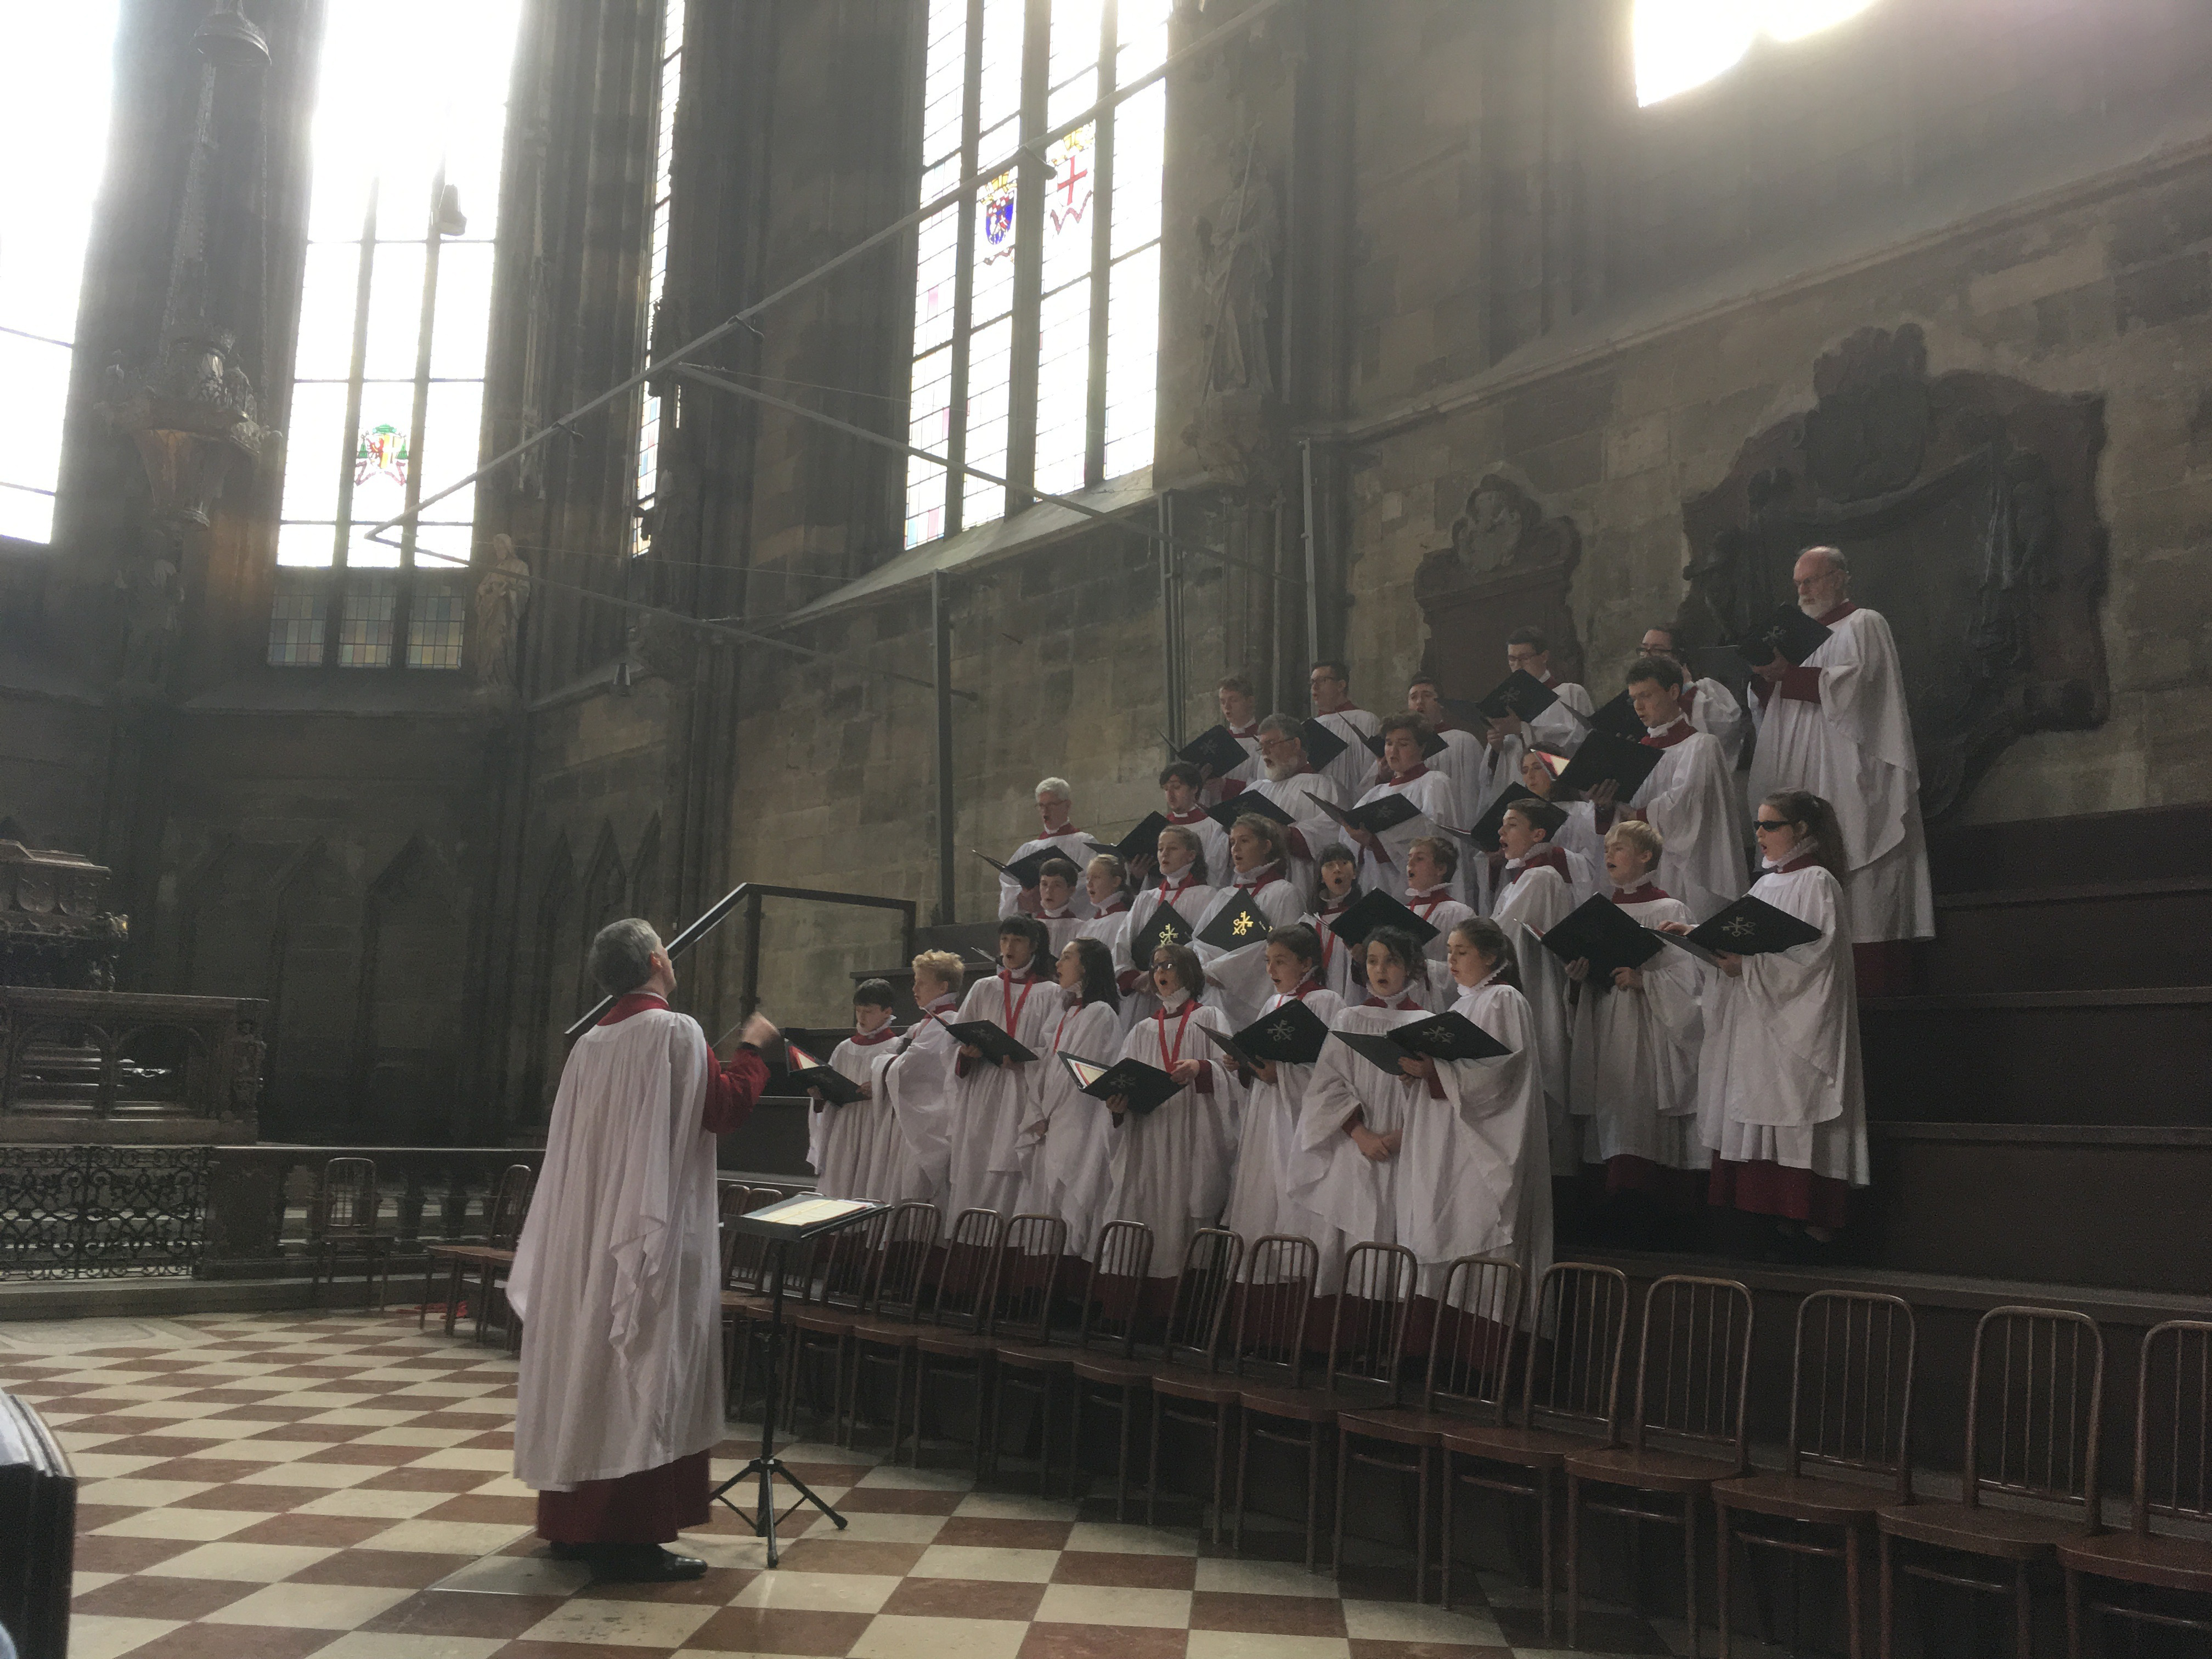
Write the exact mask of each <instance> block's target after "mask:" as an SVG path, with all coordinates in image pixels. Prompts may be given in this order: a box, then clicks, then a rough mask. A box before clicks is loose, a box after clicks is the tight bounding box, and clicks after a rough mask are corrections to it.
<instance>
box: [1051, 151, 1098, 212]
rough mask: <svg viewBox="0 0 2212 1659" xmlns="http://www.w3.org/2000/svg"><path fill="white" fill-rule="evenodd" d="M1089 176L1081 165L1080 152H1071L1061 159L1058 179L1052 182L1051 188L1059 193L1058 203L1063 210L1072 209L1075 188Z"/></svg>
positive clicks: (1081, 153) (1081, 154)
mask: <svg viewBox="0 0 2212 1659" xmlns="http://www.w3.org/2000/svg"><path fill="white" fill-rule="evenodd" d="M1090 176H1091V174H1090V173H1089V171H1088V170H1087V169H1085V167H1084V165H1083V152H1082V151H1081V150H1073V151H1071V152H1070V153H1069V154H1068V155H1066V156H1065V157H1064V158H1062V160H1061V161H1060V177H1059V178H1058V179H1055V180H1054V183H1053V187H1054V189H1055V190H1057V191H1060V205H1061V206H1062V207H1063V208H1066V209H1070V210H1073V208H1074V206H1075V187H1076V186H1077V185H1079V184H1081V183H1082V182H1083V181H1084V180H1085V179H1088V178H1089V177H1090Z"/></svg>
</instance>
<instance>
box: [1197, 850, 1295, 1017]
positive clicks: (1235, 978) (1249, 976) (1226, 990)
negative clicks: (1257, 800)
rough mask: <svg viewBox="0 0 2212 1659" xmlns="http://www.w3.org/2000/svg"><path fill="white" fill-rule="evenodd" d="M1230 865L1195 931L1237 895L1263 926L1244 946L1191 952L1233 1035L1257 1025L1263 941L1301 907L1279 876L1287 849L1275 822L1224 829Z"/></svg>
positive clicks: (1264, 983)
mask: <svg viewBox="0 0 2212 1659" xmlns="http://www.w3.org/2000/svg"><path fill="white" fill-rule="evenodd" d="M1229 859H1230V864H1231V868H1232V869H1233V870H1234V872H1235V878H1234V880H1232V881H1231V884H1230V885H1228V886H1226V887H1217V888H1216V889H1214V891H1213V902H1212V903H1211V904H1209V905H1207V906H1206V908H1205V910H1204V911H1203V912H1202V913H1200V916H1199V918H1198V931H1199V932H1200V933H1205V932H1206V929H1207V928H1208V927H1212V925H1213V922H1214V919H1215V918H1216V917H1217V916H1218V915H1220V914H1221V913H1222V912H1223V911H1224V910H1226V909H1227V908H1229V907H1230V906H1231V905H1232V904H1234V903H1236V902H1237V895H1239V894H1240V893H1241V894H1242V895H1243V896H1245V897H1246V898H1248V899H1249V900H1251V902H1252V905H1253V908H1255V909H1256V910H1258V911H1259V912H1260V914H1261V915H1262V916H1264V917H1266V918H1267V923H1266V926H1264V927H1260V928H1258V929H1256V930H1255V933H1254V934H1253V936H1252V938H1251V940H1250V942H1249V944H1244V945H1232V946H1230V947H1228V948H1226V949H1224V948H1223V947H1221V946H1219V945H1209V944H1207V943H1206V941H1205V940H1204V939H1198V940H1196V941H1194V944H1193V945H1192V947H1191V948H1192V949H1194V951H1197V952H1198V959H1199V961H1200V963H1203V964H1205V968H1206V981H1207V982H1208V983H1209V984H1211V985H1212V986H1213V987H1216V988H1217V989H1218V991H1219V993H1220V999H1219V1001H1220V1007H1221V1011H1222V1012H1223V1013H1225V1014H1226V1015H1227V1016H1228V1017H1229V1024H1230V1025H1231V1028H1232V1029H1234V1028H1236V1027H1239V1026H1244V1025H1249V1024H1251V1023H1252V1022H1253V1021H1254V1020H1255V1019H1257V1018H1259V1017H1260V1006H1261V1003H1263V1002H1265V1001H1266V1000H1267V995H1268V988H1267V987H1268V969H1267V939H1268V936H1269V935H1270V934H1272V933H1273V932H1274V930H1275V929H1276V928H1278V927H1288V926H1290V924H1291V923H1292V922H1294V921H1297V919H1298V916H1299V915H1300V914H1301V913H1302V912H1303V911H1304V908H1305V906H1304V903H1303V902H1301V901H1300V899H1299V897H1298V890H1297V888H1295V887H1293V886H1292V885H1291V884H1290V882H1289V881H1288V880H1287V879H1286V878H1285V876H1284V873H1283V872H1284V870H1285V866H1287V865H1288V863H1289V860H1290V844H1289V840H1288V837H1287V836H1285V833H1284V830H1283V826H1282V825H1281V824H1279V823H1276V822H1275V821H1274V819H1273V818H1269V817H1261V815H1260V814H1259V813H1257V812H1247V813H1245V814H1244V815H1243V817H1240V818H1238V819H1237V822H1236V823H1233V824H1231V826H1230V828H1229Z"/></svg>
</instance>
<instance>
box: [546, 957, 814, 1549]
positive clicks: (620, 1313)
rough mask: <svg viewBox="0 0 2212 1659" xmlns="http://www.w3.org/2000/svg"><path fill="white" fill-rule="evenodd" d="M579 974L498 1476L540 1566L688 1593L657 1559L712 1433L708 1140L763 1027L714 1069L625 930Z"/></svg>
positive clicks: (764, 1038)
mask: <svg viewBox="0 0 2212 1659" xmlns="http://www.w3.org/2000/svg"><path fill="white" fill-rule="evenodd" d="M589 967H590V971H591V975H592V981H593V982H594V983H596V984H597V985H598V986H599V988H600V989H601V990H602V991H604V992H605V993H606V994H608V995H610V996H612V997H614V998H616V999H617V1000H616V1002H615V1006H613V1008H612V1009H611V1010H610V1011H609V1012H608V1013H607V1016H606V1018H604V1019H602V1020H601V1021H600V1022H599V1024H597V1025H596V1026H594V1027H592V1030H588V1031H586V1032H585V1033H584V1035H583V1036H581V1037H580V1038H578V1039H577V1041H576V1046H575V1047H574V1048H572V1049H570V1050H569V1052H568V1064H567V1066H564V1067H563V1068H562V1073H561V1087H560V1091H559V1092H558V1093H557V1094H556V1096H555V1097H554V1101H553V1114H552V1117H551V1120H550V1122H549V1123H548V1125H547V1127H546V1138H545V1164H544V1171H543V1173H542V1174H541V1175H540V1176H539V1177H538V1192H537V1196H536V1198H535V1199H534V1200H532V1203H531V1206H530V1218H529V1219H528V1220H527V1221H526V1222H525V1223H524V1224H523V1229H522V1237H521V1239H520V1243H518V1244H517V1246H516V1249H515V1257H514V1271H513V1277H512V1278H511V1279H510V1280H509V1282H508V1285H507V1300H508V1303H509V1304H511V1306H512V1307H513V1310H514V1316H515V1317H516V1318H518V1319H520V1320H521V1321H522V1375H521V1378H520V1385H519V1388H518V1391H517V1396H516V1401H515V1411H514V1476H515V1479H516V1480H520V1481H521V1482H522V1483H523V1484H524V1485H525V1486H534V1487H536V1488H537V1489H538V1533H539V1534H540V1535H541V1536H543V1537H544V1538H546V1539H547V1540H549V1541H550V1542H551V1544H552V1546H553V1553H554V1554H555V1555H556V1556H558V1557H561V1558H562V1559H570V1560H586V1561H588V1562H590V1564H591V1565H592V1569H593V1571H594V1573H595V1574H596V1575H597V1576H598V1577H602V1578H608V1579H619V1580H625V1581H635V1582H645V1583H665V1582H670V1581H672V1580H676V1579H684V1578H696V1577H699V1576H700V1575H701V1574H702V1573H704V1572H705V1571H706V1570H707V1565H706V1563H705V1562H703V1561H702V1560H699V1559H696V1558H695V1557H691V1556H685V1555H675V1554H671V1553H669V1552H668V1551H666V1550H665V1549H663V1548H661V1546H662V1545H663V1544H665V1543H669V1542H671V1541H673V1540H674V1539H675V1538H676V1537H677V1535H678V1533H679V1532H680V1531H681V1530H682V1529H683V1528H685V1527H697V1526H703V1525H704V1524H705V1523H706V1521H707V1517H708V1498H707V1487H708V1478H707V1460H708V1454H709V1452H711V1451H712V1450H713V1449H714V1443H716V1442H717V1441H719V1440H720V1438H721V1437H722V1313H721V1274H720V1248H719V1239H718V1236H717V1235H718V1232H719V1227H718V1216H717V1213H716V1204H715V1193H714V1161H715V1142H714V1138H715V1136H717V1135H719V1134H723V1133H727V1132H728V1131H730V1130H732V1129H733V1128H735V1127H737V1126H738V1124H739V1123H742V1122H743V1121H744V1119H745V1117H746V1116H747V1115H748V1114H750V1112H751V1110H752V1108H753V1103H754V1102H755V1101H756V1100H757V1099H758V1098H759V1097H760V1093H761V1091H762V1089H763V1087H764V1086H765V1085H766V1084H767V1082H768V1066H767V1065H766V1063H765V1062H764V1061H763V1060H762V1059H761V1056H760V1049H761V1048H762V1046H763V1044H765V1043H768V1042H773V1041H775V1036H776V1030H775V1027H774V1026H773V1025H771V1024H769V1022H768V1021H767V1020H766V1019H763V1018H761V1017H760V1016H759V1015H757V1014H756V1015H754V1016H753V1017H752V1018H750V1020H748V1021H746V1023H745V1028H744V1033H743V1035H742V1036H741V1037H740V1039H739V1043H738V1051H737V1052H736V1054H733V1055H732V1056H731V1058H730V1060H728V1061H727V1062H726V1063H723V1064H717V1063H716V1061H715V1059H714V1051H713V1050H712V1049H711V1048H708V1043H707V1037H706V1034H705V1033H704V1032H703V1031H702V1030H700V1029H699V1023H698V1022H697V1021H696V1020H695V1019H693V1018H691V1017H690V1015H688V1014H679V1013H677V1012H675V1011H673V1010H672V1009H671V1008H670V1007H669V1006H668V999H669V998H670V997H671V995H672V994H674V993H675V990H676V969H674V967H673V966H671V963H670V962H669V960H668V953H667V952H666V951H665V950H663V949H662V948H661V944H660V940H659V937H658V935H656V934H655V933H653V928H652V926H651V925H650V924H649V923H647V922H644V921H637V920H635V918H633V919H630V920H628V921H614V922H609V923H608V924H607V925H606V926H605V927H602V928H601V929H600V930H599V933H598V935H597V936H596V937H595V938H594V939H592V948H591V954H590V957H589Z"/></svg>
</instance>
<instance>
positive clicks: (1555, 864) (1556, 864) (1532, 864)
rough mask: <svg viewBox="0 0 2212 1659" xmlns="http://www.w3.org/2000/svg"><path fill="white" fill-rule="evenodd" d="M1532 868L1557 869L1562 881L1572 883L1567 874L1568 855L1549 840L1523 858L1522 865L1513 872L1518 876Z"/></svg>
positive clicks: (1525, 873)
mask: <svg viewBox="0 0 2212 1659" xmlns="http://www.w3.org/2000/svg"><path fill="white" fill-rule="evenodd" d="M1531 870H1556V871H1558V872H1559V879H1560V880H1561V881H1565V882H1567V883H1569V884H1570V885H1571V884H1572V880H1571V878H1570V877H1569V875H1568V874H1567V855H1566V854H1565V853H1563V852H1561V851H1560V850H1559V848H1556V847H1554V846H1553V845H1552V843H1551V842H1545V843H1544V844H1543V845H1542V846H1541V847H1539V848H1537V849H1536V850H1535V851H1534V852H1533V853H1531V854H1528V857H1527V858H1525V859H1523V860H1521V867H1520V868H1519V869H1518V870H1516V871H1515V872H1513V873H1514V874H1515V875H1516V877H1517V876H1525V875H1527V874H1528V872H1530V871H1531Z"/></svg>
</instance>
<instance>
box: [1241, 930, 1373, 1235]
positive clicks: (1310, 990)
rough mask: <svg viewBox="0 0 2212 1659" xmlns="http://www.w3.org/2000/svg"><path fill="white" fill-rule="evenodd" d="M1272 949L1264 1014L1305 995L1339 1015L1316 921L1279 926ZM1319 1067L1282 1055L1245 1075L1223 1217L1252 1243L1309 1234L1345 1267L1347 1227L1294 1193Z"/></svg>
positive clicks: (1327, 1015)
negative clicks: (1341, 1228) (1301, 1129)
mask: <svg viewBox="0 0 2212 1659" xmlns="http://www.w3.org/2000/svg"><path fill="white" fill-rule="evenodd" d="M1265 955H1266V959H1267V979H1268V981H1269V982H1270V983H1271V984H1272V985H1273V987H1274V994H1273V995H1272V996H1270V997H1269V998H1268V999H1267V1001H1266V1003H1265V1005H1264V1006H1263V1007H1262V1008H1261V1012H1260V1014H1259V1016H1258V1018H1260V1019H1262V1020H1264V1019H1266V1018H1267V1016H1268V1015H1269V1014H1272V1013H1273V1012H1275V1011H1276V1010H1278V1009H1279V1008H1282V1007H1284V1006H1286V1005H1290V1004H1294V1003H1302V1004H1304V1006H1305V1008H1306V1010H1307V1012H1310V1013H1311V1014H1312V1015H1313V1016H1314V1017H1315V1018H1316V1019H1318V1020H1320V1021H1321V1023H1322V1024H1324V1025H1332V1024H1334V1023H1335V1020H1336V1017H1337V1016H1338V1015H1339V1014H1340V1013H1341V1012H1343V1009H1344V1000H1343V999H1342V998H1341V997H1340V996H1338V995H1337V994H1336V993H1335V992H1334V991H1331V990H1329V989H1328V988H1326V987H1324V986H1323V985H1322V982H1321V981H1320V980H1319V979H1318V978H1317V977H1316V968H1317V966H1318V964H1319V961H1320V957H1321V941H1320V940H1319V939H1316V937H1315V935H1314V930H1313V929H1312V928H1311V927H1307V926H1306V925H1305V924H1304V922H1298V923H1294V924H1293V925H1291V926H1290V927H1278V928H1277V929H1275V931H1274V932H1273V933H1270V934H1269V935H1268V936H1267V945H1266V946H1265ZM1313 1072H1314V1068H1313V1067H1312V1066H1294V1065H1292V1064H1291V1063H1290V1062H1289V1061H1287V1060H1277V1061H1274V1062H1273V1063H1263V1064H1262V1065H1261V1066H1260V1068H1259V1070H1258V1071H1257V1072H1255V1073H1251V1074H1249V1075H1248V1076H1246V1077H1244V1078H1243V1082H1244V1084H1245V1085H1246V1089H1247V1093H1246V1095H1245V1098H1244V1109H1243V1115H1242V1118H1241V1121H1240V1129H1239V1137H1238V1140H1237V1170H1236V1174H1235V1176H1234V1177H1233V1179H1232V1180H1231V1182H1230V1187H1229V1209H1228V1213H1227V1216H1226V1218H1225V1220H1224V1221H1223V1223H1222V1225H1224V1226H1225V1227H1227V1228H1228V1229H1229V1230H1230V1231H1231V1232H1234V1233H1236V1234H1237V1236H1238V1237H1241V1238H1243V1239H1244V1240H1246V1241H1247V1242H1248V1243H1249V1241H1250V1240H1252V1239H1255V1238H1262V1237H1266V1236H1267V1234H1269V1233H1289V1234H1291V1236H1292V1237H1298V1238H1310V1239H1312V1240H1313V1241H1314V1243H1316V1245H1318V1246H1319V1247H1320V1249H1321V1252H1322V1257H1323V1258H1324V1261H1334V1262H1335V1263H1337V1264H1339V1265H1340V1264H1341V1263H1342V1261H1343V1260H1344V1251H1345V1248H1346V1247H1345V1243H1344V1238H1343V1236H1342V1234H1340V1233H1339V1232H1338V1231H1337V1230H1336V1229H1335V1228H1334V1227H1332V1226H1331V1225H1329V1224H1328V1221H1327V1220H1326V1219H1325V1218H1322V1216H1320V1215H1319V1214H1317V1213H1316V1212H1314V1211H1312V1210H1310V1209H1308V1208H1307V1207H1306V1206H1304V1205H1303V1204H1301V1203H1299V1202H1298V1201H1297V1200H1295V1199H1293V1198H1292V1197H1291V1195H1290V1183H1291V1175H1292V1170H1293V1164H1294V1155H1295V1153H1296V1152H1297V1145H1298V1121H1299V1116H1300V1115H1301V1113H1302V1112H1303V1111H1304V1107H1305V1097H1306V1090H1307V1087H1308V1085H1309V1084H1310V1082H1311V1080H1312V1078H1313Z"/></svg>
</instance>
